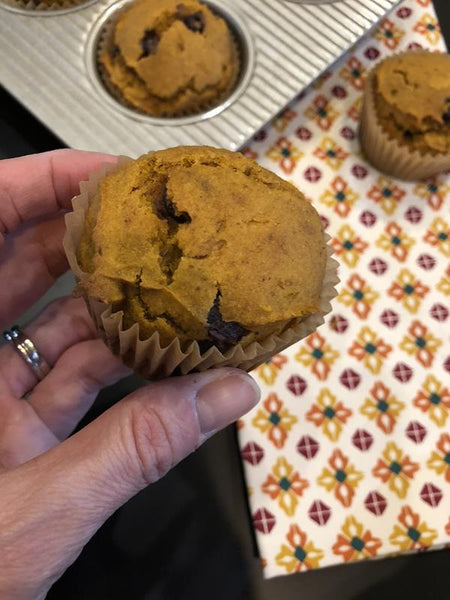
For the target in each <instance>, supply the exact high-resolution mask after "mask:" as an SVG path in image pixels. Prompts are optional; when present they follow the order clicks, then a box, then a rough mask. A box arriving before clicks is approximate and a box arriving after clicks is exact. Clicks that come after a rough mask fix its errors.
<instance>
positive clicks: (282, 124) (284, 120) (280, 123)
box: [272, 108, 297, 133]
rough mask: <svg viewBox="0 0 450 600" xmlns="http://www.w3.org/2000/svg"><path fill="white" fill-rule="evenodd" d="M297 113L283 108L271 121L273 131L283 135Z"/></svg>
mask: <svg viewBox="0 0 450 600" xmlns="http://www.w3.org/2000/svg"><path fill="white" fill-rule="evenodd" d="M296 116H297V113H296V112H295V110H292V108H285V109H284V110H283V111H282V112H281V113H280V114H279V115H278V116H276V117H275V119H274V120H273V121H272V126H273V128H274V129H276V130H277V131H279V132H280V133H283V131H284V130H285V129H286V127H287V126H288V125H289V123H290V122H291V121H292V120H293V119H295V117H296Z"/></svg>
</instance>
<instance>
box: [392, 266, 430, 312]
mask: <svg viewBox="0 0 450 600" xmlns="http://www.w3.org/2000/svg"><path fill="white" fill-rule="evenodd" d="M429 291H430V288H429V287H428V286H426V285H424V284H423V283H421V282H420V281H419V280H418V279H416V278H415V276H414V275H413V274H412V273H411V271H408V269H402V270H401V271H400V273H399V274H398V277H397V280H396V281H394V282H393V283H392V285H391V287H390V288H389V289H388V292H387V293H388V295H389V296H391V298H395V299H396V300H398V301H399V302H401V303H402V304H403V306H404V307H405V308H406V309H407V310H409V312H410V313H412V314H415V313H416V312H417V311H418V310H419V306H420V304H421V300H422V299H423V298H425V296H426V295H427V294H428V292H429Z"/></svg>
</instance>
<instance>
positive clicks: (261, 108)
mask: <svg viewBox="0 0 450 600" xmlns="http://www.w3.org/2000/svg"><path fill="white" fill-rule="evenodd" d="M10 1H11V0H0V54H1V57H2V60H1V61H0V83H1V84H2V85H4V86H5V87H6V88H7V89H9V90H10V91H11V93H12V94H14V95H15V96H16V97H17V99H18V100H19V101H21V102H22V103H23V104H24V105H25V106H26V107H27V108H28V109H29V110H30V111H31V112H33V113H34V114H35V115H36V116H37V117H38V118H39V119H40V120H41V121H43V122H44V123H45V124H46V125H47V126H48V127H49V128H50V129H52V130H53V131H54V132H55V133H56V134H57V135H58V136H59V137H60V138H61V139H62V140H64V142H65V143H66V144H67V145H69V146H72V147H77V148H83V149H86V150H97V151H107V152H111V153H117V154H127V155H129V156H138V155H140V154H142V153H143V152H146V151H148V150H156V149H159V148H165V147H169V146H174V145H179V144H209V145H213V146H219V147H223V148H229V149H232V150H235V149H237V148H239V147H241V146H242V145H243V144H244V143H245V142H246V140H248V139H249V138H250V137H251V136H252V135H253V134H254V133H255V132H256V131H257V130H258V129H259V128H261V127H262V126H263V125H264V124H265V123H266V122H267V121H269V120H270V119H271V118H272V117H273V116H274V115H275V114H277V113H278V112H279V111H280V109H282V108H283V107H284V106H285V105H286V104H287V103H288V102H289V101H290V100H291V99H292V98H294V97H295V96H296V95H297V94H298V93H299V92H300V91H301V90H302V89H304V88H305V87H306V86H307V85H308V84H310V83H311V82H312V81H313V80H314V79H315V78H316V77H317V76H318V75H320V73H321V72H323V71H324V70H325V69H326V68H327V67H328V66H329V65H330V64H331V63H333V62H334V61H335V60H336V59H338V58H339V57H340V56H341V55H342V54H343V53H344V52H346V51H347V50H348V49H349V48H350V47H351V46H352V45H353V44H354V43H355V42H356V41H357V40H358V39H359V38H360V37H361V36H362V35H364V34H365V33H366V32H367V31H369V30H370V29H371V28H372V27H373V26H374V25H375V24H376V23H377V22H378V21H379V20H380V19H381V18H382V17H383V16H384V15H385V14H386V13H387V12H388V11H389V10H390V9H392V8H393V7H394V6H395V5H396V4H398V2H399V0H337V1H336V2H335V3H331V4H322V5H307V4H294V3H291V2H283V1H281V0H245V1H244V0H209V1H208V4H209V5H210V6H211V7H212V8H213V10H216V11H217V12H219V13H220V14H221V15H222V16H224V17H225V18H226V19H227V20H228V22H229V24H230V26H231V28H232V29H233V31H234V33H235V35H236V37H237V38H238V40H239V43H240V46H241V49H242V73H241V76H240V79H239V82H238V84H237V86H236V88H235V90H234V91H233V92H232V94H231V96H230V97H229V98H227V99H226V100H225V101H224V102H223V103H222V104H221V105H220V106H218V107H217V108H214V109H212V110H210V111H208V112H207V113H205V114H202V115H196V116H194V117H186V118H177V119H154V118H151V117H148V116H146V115H142V114H139V113H137V112H135V111H134V110H133V109H130V108H127V107H124V106H122V105H120V103H118V102H117V100H115V99H114V98H113V97H112V96H111V95H110V94H109V92H108V90H106V89H105V87H104V85H103V83H102V81H101V78H100V77H99V73H98V69H97V64H96V44H97V40H98V36H99V35H100V32H101V30H102V27H103V26H104V24H105V22H106V21H107V20H108V19H109V18H110V17H111V16H112V15H113V14H114V13H115V11H117V10H120V9H121V8H123V6H124V4H125V3H126V1H127V0H119V1H118V2H113V1H111V0H98V1H97V2H93V3H92V2H90V1H89V0H88V2H87V3H85V4H79V5H76V6H73V7H72V8H66V9H63V10H48V11H42V10H30V9H27V8H17V6H12V5H10V4H9V3H8V2H10Z"/></svg>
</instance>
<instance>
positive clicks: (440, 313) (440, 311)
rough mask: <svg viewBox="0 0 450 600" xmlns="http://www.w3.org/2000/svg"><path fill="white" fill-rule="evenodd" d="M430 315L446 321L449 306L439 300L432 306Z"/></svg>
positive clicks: (437, 319)
mask: <svg viewBox="0 0 450 600" xmlns="http://www.w3.org/2000/svg"><path fill="white" fill-rule="evenodd" d="M430 315H431V316H432V317H433V319H436V321H440V322H442V321H446V320H447V318H448V308H447V307H446V306H444V305H443V304H440V303H439V302H437V303H436V304H433V306H432V307H431V309H430Z"/></svg>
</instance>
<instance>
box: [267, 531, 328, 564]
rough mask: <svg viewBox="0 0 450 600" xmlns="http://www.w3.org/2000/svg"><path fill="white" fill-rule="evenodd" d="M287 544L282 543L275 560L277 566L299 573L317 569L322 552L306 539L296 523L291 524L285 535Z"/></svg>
mask: <svg viewBox="0 0 450 600" xmlns="http://www.w3.org/2000/svg"><path fill="white" fill-rule="evenodd" d="M286 539H287V541H288V542H289V546H286V544H282V546H281V548H280V552H279V553H278V554H277V556H276V558H275V561H276V563H277V565H278V566H280V567H284V568H285V569H286V572H287V573H299V572H300V571H309V570H310V569H317V568H318V567H319V566H320V561H321V560H322V559H323V557H324V553H323V551H322V550H320V549H319V548H316V547H315V546H314V544H313V543H312V542H311V541H308V538H307V536H306V533H305V532H304V531H302V530H301V529H300V527H299V526H298V525H291V526H290V527H289V533H288V534H287V535H286Z"/></svg>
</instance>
